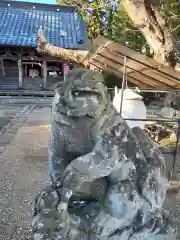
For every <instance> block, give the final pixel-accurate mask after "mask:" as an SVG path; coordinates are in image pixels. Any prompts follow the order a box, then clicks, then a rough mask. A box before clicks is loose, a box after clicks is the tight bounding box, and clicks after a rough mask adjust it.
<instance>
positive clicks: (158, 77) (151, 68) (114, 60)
mask: <svg viewBox="0 0 180 240" xmlns="http://www.w3.org/2000/svg"><path fill="white" fill-rule="evenodd" d="M93 46H94V51H93V54H92V57H91V59H90V60H89V65H90V69H100V71H107V72H110V73H112V74H114V75H116V76H117V77H119V78H122V76H123V66H124V57H126V58H127V62H126V69H127V71H126V73H127V79H128V81H129V82H131V83H133V84H134V85H135V86H138V87H139V88H140V89H141V88H153V89H159V88H161V89H164V90H173V89H179V90H180V72H178V71H175V70H174V69H173V68H170V67H167V66H164V65H163V64H160V63H158V62H156V61H155V60H153V59H152V58H149V57H147V56H145V55H143V54H141V53H138V52H136V51H134V50H132V49H130V48H128V47H125V46H123V45H122V44H120V43H117V42H113V41H111V40H109V39H107V38H105V37H102V36H99V37H98V38H97V39H95V40H94V42H93Z"/></svg>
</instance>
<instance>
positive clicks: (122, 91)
mask: <svg viewBox="0 0 180 240" xmlns="http://www.w3.org/2000/svg"><path fill="white" fill-rule="evenodd" d="M126 62H127V57H124V70H123V81H122V87H121V102H120V110H119V113H120V115H121V113H122V104H123V94H124V89H125V88H126Z"/></svg>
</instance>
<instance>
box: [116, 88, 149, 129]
mask: <svg viewBox="0 0 180 240" xmlns="http://www.w3.org/2000/svg"><path fill="white" fill-rule="evenodd" d="M121 92H122V91H121V89H120V90H119V91H118V90H117V88H116V89H115V96H114V99H113V105H114V107H115V108H116V109H117V111H118V112H120V106H121ZM142 99H143V97H142V96H140V95H139V94H137V93H135V92H134V91H133V90H131V89H125V90H124V92H123V103H122V112H121V115H122V118H130V119H146V106H145V104H144V102H143V101H142ZM126 122H127V124H128V125H129V127H130V128H133V127H140V128H141V129H144V126H145V122H144V121H132V120H126Z"/></svg>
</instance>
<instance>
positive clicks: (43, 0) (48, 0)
mask: <svg viewBox="0 0 180 240" xmlns="http://www.w3.org/2000/svg"><path fill="white" fill-rule="evenodd" d="M18 2H34V3H47V4H56V0H18Z"/></svg>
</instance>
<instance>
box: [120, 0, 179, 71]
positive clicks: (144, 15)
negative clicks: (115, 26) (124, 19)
mask: <svg viewBox="0 0 180 240" xmlns="http://www.w3.org/2000/svg"><path fill="white" fill-rule="evenodd" d="M122 3H123V5H124V8H125V10H126V11H127V13H128V15H129V17H130V18H131V20H132V21H133V23H134V24H135V26H136V27H137V28H138V29H139V30H140V31H141V33H142V34H143V35H144V37H145V39H146V41H147V43H148V45H149V46H150V47H151V49H152V50H153V52H154V59H155V60H156V61H158V62H160V63H161V64H165V65H167V66H171V67H173V68H174V67H175V65H176V59H175V53H174V46H173V40H172V36H171V33H170V31H169V29H168V27H167V25H166V22H165V20H164V19H163V18H162V17H161V15H160V13H159V12H158V10H157V9H156V8H155V7H154V6H153V5H152V1H150V0H122Z"/></svg>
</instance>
